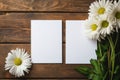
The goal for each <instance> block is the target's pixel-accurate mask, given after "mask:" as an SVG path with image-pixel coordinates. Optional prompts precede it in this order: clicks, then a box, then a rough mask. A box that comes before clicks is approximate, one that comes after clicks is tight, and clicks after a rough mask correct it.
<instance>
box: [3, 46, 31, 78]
mask: <svg viewBox="0 0 120 80" xmlns="http://www.w3.org/2000/svg"><path fill="white" fill-rule="evenodd" d="M5 63H6V64H5V70H9V72H10V73H11V74H12V75H15V77H21V76H24V75H25V74H24V72H26V73H28V72H29V70H28V68H30V67H31V65H32V63H31V58H30V55H29V54H28V53H27V52H25V50H24V49H19V48H16V50H11V52H9V53H8V56H7V57H6V61H5Z"/></svg>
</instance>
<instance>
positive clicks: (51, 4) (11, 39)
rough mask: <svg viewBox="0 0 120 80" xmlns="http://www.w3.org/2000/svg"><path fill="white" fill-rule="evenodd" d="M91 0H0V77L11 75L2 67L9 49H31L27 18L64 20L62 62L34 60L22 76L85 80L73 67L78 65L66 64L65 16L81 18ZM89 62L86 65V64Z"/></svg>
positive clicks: (32, 79) (28, 77)
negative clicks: (47, 62)
mask: <svg viewBox="0 0 120 80" xmlns="http://www.w3.org/2000/svg"><path fill="white" fill-rule="evenodd" d="M93 1H94V0H0V80H3V79H13V78H15V77H14V76H11V75H10V74H9V73H8V71H5V70H4V64H5V57H6V56H7V54H8V52H9V51H10V50H11V49H15V48H24V49H26V50H27V51H28V52H30V46H31V44H30V37H31V36H30V30H31V28H30V20H32V19H36V20H63V27H62V34H63V40H62V42H63V44H62V45H63V48H62V49H63V51H62V52H63V64H33V66H32V68H31V72H30V74H27V75H26V76H25V77H23V78H24V79H25V78H26V79H31V80H34V79H40V80H86V78H85V77H84V76H83V75H81V74H79V73H78V72H76V71H75V70H74V69H75V67H78V66H80V65H66V64H65V43H66V42H65V20H84V19H87V16H88V14H87V13H88V8H89V5H90V3H91V2H93ZM86 66H88V65H86Z"/></svg>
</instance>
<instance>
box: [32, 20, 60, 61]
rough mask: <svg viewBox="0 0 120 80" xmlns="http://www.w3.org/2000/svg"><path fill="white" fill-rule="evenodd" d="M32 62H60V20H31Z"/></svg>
mask: <svg viewBox="0 0 120 80" xmlns="http://www.w3.org/2000/svg"><path fill="white" fill-rule="evenodd" d="M31 52H32V54H31V57H32V62H33V63H62V21H61V20H31Z"/></svg>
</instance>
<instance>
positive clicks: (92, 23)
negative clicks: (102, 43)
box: [85, 17, 100, 40]
mask: <svg viewBox="0 0 120 80" xmlns="http://www.w3.org/2000/svg"><path fill="white" fill-rule="evenodd" d="M85 27H86V34H87V37H88V38H89V39H93V40H100V37H99V35H100V34H99V30H100V27H99V22H98V20H97V19H95V18H94V17H91V18H89V19H88V20H86V21H85Z"/></svg>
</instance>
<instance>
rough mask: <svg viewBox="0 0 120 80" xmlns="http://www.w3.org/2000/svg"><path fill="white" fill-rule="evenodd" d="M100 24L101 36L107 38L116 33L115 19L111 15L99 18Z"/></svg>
mask: <svg viewBox="0 0 120 80" xmlns="http://www.w3.org/2000/svg"><path fill="white" fill-rule="evenodd" d="M99 22H100V27H101V29H100V34H101V36H103V37H105V36H106V35H109V34H110V33H112V32H113V31H114V26H113V25H114V24H115V23H116V21H115V18H114V17H112V16H110V15H105V16H102V17H100V18H99Z"/></svg>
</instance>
